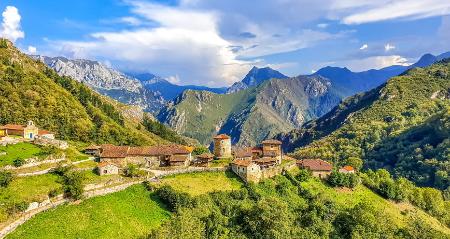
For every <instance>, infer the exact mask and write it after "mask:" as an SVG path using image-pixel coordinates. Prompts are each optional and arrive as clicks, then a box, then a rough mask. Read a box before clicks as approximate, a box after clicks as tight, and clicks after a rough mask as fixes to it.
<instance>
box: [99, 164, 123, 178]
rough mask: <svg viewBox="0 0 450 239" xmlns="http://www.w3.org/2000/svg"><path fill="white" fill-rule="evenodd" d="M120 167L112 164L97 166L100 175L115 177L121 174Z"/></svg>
mask: <svg viewBox="0 0 450 239" xmlns="http://www.w3.org/2000/svg"><path fill="white" fill-rule="evenodd" d="M119 169H120V167H119V166H118V165H116V164H114V163H111V162H100V163H99V164H98V165H97V173H98V175H100V176H102V175H114V174H119Z"/></svg>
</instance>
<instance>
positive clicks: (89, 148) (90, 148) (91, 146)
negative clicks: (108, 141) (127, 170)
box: [84, 145, 102, 150]
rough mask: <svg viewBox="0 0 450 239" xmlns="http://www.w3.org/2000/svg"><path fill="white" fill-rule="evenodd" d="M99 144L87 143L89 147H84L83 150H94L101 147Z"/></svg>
mask: <svg viewBox="0 0 450 239" xmlns="http://www.w3.org/2000/svg"><path fill="white" fill-rule="evenodd" d="M101 148H102V147H101V146H98V145H89V147H87V148H85V149H84V150H96V149H101Z"/></svg>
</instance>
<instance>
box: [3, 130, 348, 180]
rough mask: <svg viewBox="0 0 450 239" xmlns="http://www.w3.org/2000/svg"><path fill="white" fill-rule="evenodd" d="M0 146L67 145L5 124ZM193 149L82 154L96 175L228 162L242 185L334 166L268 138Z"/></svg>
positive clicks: (218, 141)
mask: <svg viewBox="0 0 450 239" xmlns="http://www.w3.org/2000/svg"><path fill="white" fill-rule="evenodd" d="M0 139H1V140H0V143H2V144H12V143H17V142H22V141H28V142H32V143H35V144H39V145H50V146H54V147H58V148H61V149H66V148H67V147H68V144H67V142H65V141H63V140H57V139H55V135H54V134H53V133H51V132H49V131H47V130H42V129H38V127H36V126H35V125H34V123H33V121H28V123H27V125H15V124H7V125H4V126H0ZM193 150H194V147H189V146H183V145H157V146H139V147H133V146H115V145H111V144H103V145H91V146H89V147H87V148H86V149H85V150H84V152H85V153H86V154H89V155H92V156H94V157H95V158H96V159H97V161H98V164H97V172H98V174H99V175H111V174H119V173H120V172H121V170H122V169H123V168H125V167H126V166H127V165H129V164H134V165H138V166H139V167H141V168H148V169H155V168H158V169H163V168H166V169H170V168H180V167H189V166H194V167H209V166H210V164H211V162H213V161H214V160H228V161H229V162H230V163H229V168H230V169H231V170H232V171H233V172H234V173H235V174H236V175H238V176H239V177H240V178H241V179H242V180H243V181H245V182H259V181H261V180H263V179H266V178H271V177H273V176H275V175H278V174H281V173H282V172H283V171H284V170H289V169H291V168H293V167H295V166H299V167H301V168H305V169H308V170H310V171H311V172H312V174H313V176H315V177H319V178H326V177H327V176H328V175H330V174H331V171H332V169H333V166H332V165H331V164H330V163H328V162H326V161H323V160H320V159H305V160H295V159H294V158H291V157H289V156H287V155H285V154H283V152H282V149H281V142H280V141H278V140H274V139H268V140H264V141H262V142H261V145H259V146H256V147H232V144H231V137H230V136H228V135H226V134H219V135H217V136H215V137H214V138H213V154H211V153H209V152H208V153H203V154H200V155H196V156H193V155H192V151H193ZM339 172H342V173H354V172H355V171H354V169H353V168H352V167H350V166H345V167H343V168H341V169H339Z"/></svg>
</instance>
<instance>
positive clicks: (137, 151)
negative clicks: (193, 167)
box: [100, 144, 190, 158]
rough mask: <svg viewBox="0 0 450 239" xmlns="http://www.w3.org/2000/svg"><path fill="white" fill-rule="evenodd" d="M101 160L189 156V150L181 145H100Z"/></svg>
mask: <svg viewBox="0 0 450 239" xmlns="http://www.w3.org/2000/svg"><path fill="white" fill-rule="evenodd" d="M101 148H102V154H101V155H100V157H102V158H125V157H127V156H160V155H176V154H182V155H187V154H189V153H190V152H189V150H188V149H186V147H184V146H182V145H160V146H145V147H129V146H114V145H108V144H106V145H102V146H101Z"/></svg>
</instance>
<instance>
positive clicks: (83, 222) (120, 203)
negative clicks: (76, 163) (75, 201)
mask: <svg viewBox="0 0 450 239" xmlns="http://www.w3.org/2000/svg"><path fill="white" fill-rule="evenodd" d="M169 216H170V213H169V212H168V211H167V210H166V209H165V207H164V206H163V205H161V203H160V202H159V201H158V200H157V199H156V197H154V196H153V194H152V193H150V192H149V191H147V190H146V188H145V187H144V186H143V185H135V186H132V187H129V188H128V189H126V190H124V191H121V192H117V193H113V194H109V195H106V196H102V197H95V198H91V199H87V200H85V201H83V202H81V203H80V204H79V205H69V204H67V205H62V206H59V207H57V208H55V209H51V210H49V211H46V212H43V213H40V214H38V215H36V216H35V217H33V218H32V219H30V220H29V221H28V222H26V223H25V224H23V225H21V226H20V227H18V228H17V229H16V230H15V231H14V232H13V233H12V234H10V235H9V236H8V237H7V238H10V239H11V238H30V239H32V238H39V239H45V238H66V239H69V238H95V239H100V238H141V237H144V236H146V235H147V234H148V233H149V232H150V230H151V229H152V228H156V227H158V226H160V225H161V223H162V222H164V221H165V220H167V219H168V218H169Z"/></svg>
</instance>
